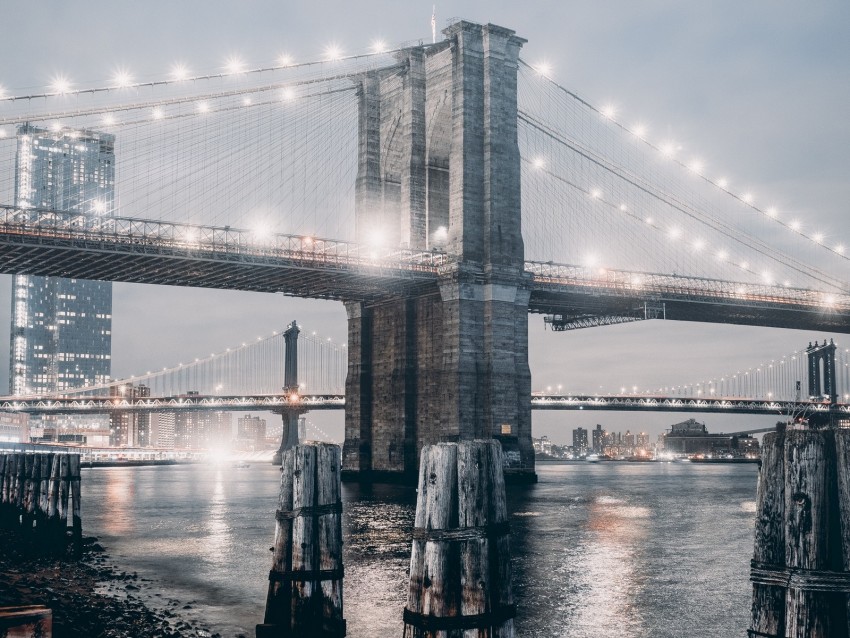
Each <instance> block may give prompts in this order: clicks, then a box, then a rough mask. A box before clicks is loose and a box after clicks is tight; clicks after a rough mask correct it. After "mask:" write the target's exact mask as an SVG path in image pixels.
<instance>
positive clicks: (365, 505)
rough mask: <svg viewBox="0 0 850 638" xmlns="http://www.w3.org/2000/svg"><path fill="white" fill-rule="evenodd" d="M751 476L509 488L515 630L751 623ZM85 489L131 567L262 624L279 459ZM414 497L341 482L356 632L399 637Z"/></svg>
mask: <svg viewBox="0 0 850 638" xmlns="http://www.w3.org/2000/svg"><path fill="white" fill-rule="evenodd" d="M755 476H756V474H755V469H754V468H753V467H751V466H725V467H714V466H712V467H696V466H695V467H689V466H686V465H684V464H682V466H679V467H672V466H671V467H659V466H657V465H655V464H640V465H639V466H636V465H635V464H622V465H617V464H611V465H609V466H588V465H562V466H548V467H545V466H544V467H541V468H540V483H538V484H537V485H534V486H526V487H515V488H511V489H510V490H509V493H508V511H509V514H510V520H511V550H512V554H513V562H512V566H513V572H514V593H515V598H516V602H517V606H518V616H517V622H516V626H517V635H518V636H519V637H520V638H551V637H552V636H569V637H570V638H591V637H592V638H621V637H623V636H626V637H628V638H673V637H674V636H681V635H685V634H688V633H689V632H690V631H692V629H693V628H694V627H698V628H699V635H700V636H701V637H706V638H726V637H728V636H732V635H743V634H744V633H746V623H747V619H748V613H749V611H748V610H749V596H750V593H751V590H750V586H749V582H748V580H747V579H748V561H749V558H750V557H751V553H752V519H753V515H754V514H753V511H752V509H753V505H754V502H753V498H754V495H755ZM83 484H84V486H85V494H84V499H83V524H84V527H85V532H86V533H87V534H94V535H97V536H101V537H102V540H103V543H104V545H106V546H107V548H108V549H109V551H110V554H111V555H112V556H113V557H115V558H116V559H117V560H118V561H119V563H120V564H121V566H122V568H123V569H125V570H133V571H138V572H139V573H140V575H142V576H146V577H148V578H152V579H155V580H156V582H157V583H159V586H160V592H159V593H161V594H162V598H167V597H169V596H173V597H175V598H178V599H180V600H181V601H183V602H184V603H188V602H191V603H192V607H193V609H192V610H191V611H188V612H186V613H191V614H196V615H197V617H200V618H203V619H204V622H205V623H211V624H212V625H213V628H214V629H215V631H218V632H219V633H221V634H222V636H228V637H231V636H235V635H238V634H239V633H242V634H244V635H246V636H249V635H252V634H253V631H254V630H253V627H254V625H255V624H256V623H257V622H258V620H259V619H261V618H262V616H263V612H264V605H265V593H266V588H267V586H268V581H267V578H266V576H267V574H268V570H269V568H270V566H271V554H270V552H269V551H268V548H269V546H270V545H271V544H272V542H273V538H274V511H275V509H276V507H277V493H278V487H279V471H278V470H277V468H274V467H271V466H266V465H258V466H252V467H251V468H250V469H248V470H237V469H234V468H230V467H226V466H225V467H207V466H189V467H185V466H181V467H161V468H116V469H114V470H113V469H110V470H103V469H99V470H85V474H84V476H83ZM415 499H416V493H415V490H413V489H411V488H405V487H399V486H375V487H373V488H370V489H361V488H359V487H357V486H351V485H346V486H344V488H343V502H344V512H345V513H344V517H343V524H344V534H345V536H344V538H345V545H344V552H345V553H344V561H345V615H346V618H347V620H348V636H349V638H375V637H384V636H400V635H401V628H402V623H401V612H402V609H403V608H404V605H405V603H406V596H407V574H408V568H409V560H410V534H411V529H412V527H413V514H414V506H415ZM706 539H710V541H707V540H706ZM160 600H161V598H160ZM154 602H155V601H154Z"/></svg>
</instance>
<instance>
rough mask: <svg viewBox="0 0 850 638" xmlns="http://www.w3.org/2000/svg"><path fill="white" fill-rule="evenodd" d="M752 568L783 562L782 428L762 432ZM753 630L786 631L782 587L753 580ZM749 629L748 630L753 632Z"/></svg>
mask: <svg viewBox="0 0 850 638" xmlns="http://www.w3.org/2000/svg"><path fill="white" fill-rule="evenodd" d="M752 565H753V569H760V568H763V567H764V566H772V565H785V432H784V430H783V431H781V432H771V433H770V434H765V436H764V440H763V441H762V445H761V471H760V472H759V480H758V489H757V492H756V529H755V549H754V551H753V563H752ZM752 612H753V624H752V632H757V633H756V635H762V636H781V635H782V634H783V633H784V632H785V587H784V586H783V585H776V584H773V585H768V584H763V583H753V610H752ZM752 632H751V633H752Z"/></svg>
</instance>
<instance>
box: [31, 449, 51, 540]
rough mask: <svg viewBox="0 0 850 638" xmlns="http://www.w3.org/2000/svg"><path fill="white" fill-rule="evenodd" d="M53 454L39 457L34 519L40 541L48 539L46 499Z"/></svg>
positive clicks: (48, 493) (47, 497)
mask: <svg viewBox="0 0 850 638" xmlns="http://www.w3.org/2000/svg"><path fill="white" fill-rule="evenodd" d="M54 456H55V454H43V455H42V458H41V473H40V474H39V481H38V482H39V487H38V509H37V518H36V521H35V524H36V529H37V530H38V535H39V536H41V537H42V542H43V543H44V542H48V541H49V534H48V529H47V528H48V523H47V510H48V500H49V496H50V492H49V490H50V469H51V467H52V465H53V457H54Z"/></svg>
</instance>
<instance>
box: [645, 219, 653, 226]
mask: <svg viewBox="0 0 850 638" xmlns="http://www.w3.org/2000/svg"><path fill="white" fill-rule="evenodd" d="M644 221H645V222H646V223H647V224H649V225H650V226H652V222H653V219H652V217H647V218H646V219H645V220H644Z"/></svg>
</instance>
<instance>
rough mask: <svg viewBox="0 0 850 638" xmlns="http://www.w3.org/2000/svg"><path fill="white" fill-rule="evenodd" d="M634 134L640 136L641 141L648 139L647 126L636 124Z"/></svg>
mask: <svg viewBox="0 0 850 638" xmlns="http://www.w3.org/2000/svg"><path fill="white" fill-rule="evenodd" d="M632 133H634V134H635V135H636V136H638V137H639V138H640V139H643V138H645V137H646V125H645V124H636V125H635V127H634V128H633V129H632Z"/></svg>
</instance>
